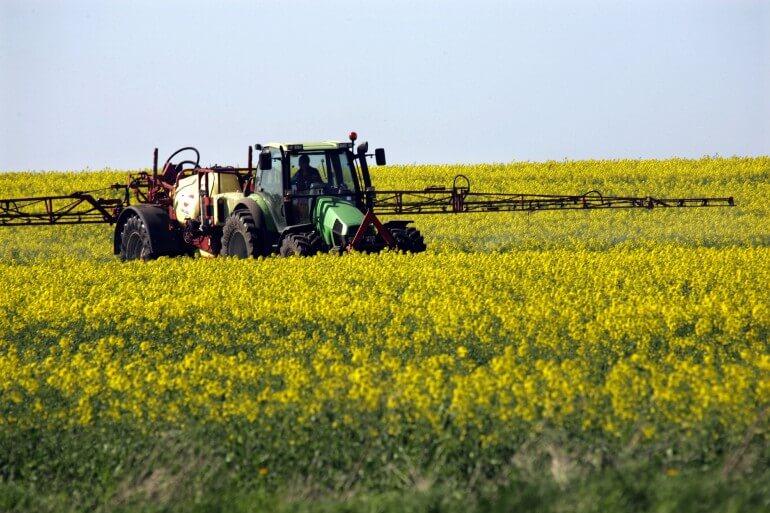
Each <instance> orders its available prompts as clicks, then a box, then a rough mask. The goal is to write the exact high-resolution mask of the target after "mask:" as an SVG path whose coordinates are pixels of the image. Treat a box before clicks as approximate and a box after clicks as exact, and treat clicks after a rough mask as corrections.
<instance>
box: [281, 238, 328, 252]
mask: <svg viewBox="0 0 770 513" xmlns="http://www.w3.org/2000/svg"><path fill="white" fill-rule="evenodd" d="M319 249H320V238H318V239H315V238H313V236H312V235H309V234H304V233H291V234H289V235H287V236H286V237H284V238H283V241H282V242H281V250H280V253H281V256H282V257H290V256H300V257H304V256H313V255H315V254H316V253H318V250H319Z"/></svg>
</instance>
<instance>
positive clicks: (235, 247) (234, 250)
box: [227, 232, 249, 258]
mask: <svg viewBox="0 0 770 513" xmlns="http://www.w3.org/2000/svg"><path fill="white" fill-rule="evenodd" d="M227 254H228V255H230V256H235V257H238V258H246V257H248V256H249V250H248V247H247V246H246V239H245V238H244V237H243V234H242V233H239V232H235V233H233V234H232V236H231V237H230V242H229V244H228V245H227Z"/></svg>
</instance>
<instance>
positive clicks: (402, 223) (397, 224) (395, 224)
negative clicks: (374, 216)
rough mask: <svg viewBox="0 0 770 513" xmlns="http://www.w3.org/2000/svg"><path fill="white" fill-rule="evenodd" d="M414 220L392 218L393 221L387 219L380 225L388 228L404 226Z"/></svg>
mask: <svg viewBox="0 0 770 513" xmlns="http://www.w3.org/2000/svg"><path fill="white" fill-rule="evenodd" d="M413 222H414V221H412V220H411V219H410V220H408V221H402V220H398V221H397V220H394V221H388V222H387V223H382V226H384V227H385V228H387V229H388V230H390V229H391V228H406V226H407V225H409V224H412V223H413Z"/></svg>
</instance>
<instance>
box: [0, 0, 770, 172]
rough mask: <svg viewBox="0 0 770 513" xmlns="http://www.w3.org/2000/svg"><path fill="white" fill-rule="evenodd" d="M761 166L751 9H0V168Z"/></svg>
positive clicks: (764, 143) (763, 113)
mask: <svg viewBox="0 0 770 513" xmlns="http://www.w3.org/2000/svg"><path fill="white" fill-rule="evenodd" d="M350 130H356V131H358V133H359V134H360V136H361V139H362V140H363V139H368V140H369V141H370V145H371V146H372V147H379V146H384V147H385V148H386V149H387V152H388V159H389V161H390V162H392V163H412V162H417V163H439V162H448V163H454V162H509V161H514V160H548V159H556V160H561V159H565V158H568V159H583V158H620V157H629V158H650V157H659V158H663V157H671V156H681V157H699V156H703V155H716V154H719V155H725V156H729V155H760V154H765V155H766V154H770V2H768V1H759V0H757V1H750V0H722V1H714V0H682V1H658V0H634V1H627V2H622V1H588V0H586V1H527V2H498V1H477V2H458V1H443V2H437V1H436V2H433V1H431V2H428V1H423V2H409V1H399V0H396V1H387V2H350V1H345V2H342V1H330V2H319V1H284V2H277V1H262V2H246V1H220V2H202V1H190V0H178V1H161V2H158V1H136V2H128V1H124V2H120V1H111V2H107V1H99V2H97V1H87V0H71V1H68V2H57V1H53V0H47V1H42V0H37V1H35V0H33V1H30V0H23V1H22V0H2V1H0V169H2V170H21V169H62V170H63V169H82V168H86V167H90V168H92V169H99V168H102V167H106V166H109V167H113V168H121V169H122V168H136V167H148V166H149V165H150V164H151V155H152V148H153V147H154V146H159V147H160V153H161V157H162V158H165V157H164V156H165V155H167V154H169V153H171V152H172V151H173V150H174V149H176V148H177V147H180V146H186V145H194V146H197V147H198V148H199V149H200V150H201V153H202V161H203V163H204V164H216V163H219V164H239V163H241V164H242V163H244V162H245V156H246V148H247V146H248V145H249V144H254V143H257V142H260V143H265V142H268V141H274V140H278V141H303V140H322V139H343V140H344V139H345V137H346V135H347V133H348V132H349V131H350Z"/></svg>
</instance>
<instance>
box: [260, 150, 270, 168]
mask: <svg viewBox="0 0 770 513" xmlns="http://www.w3.org/2000/svg"><path fill="white" fill-rule="evenodd" d="M259 169H261V170H262V171H267V170H268V169H273V156H272V155H271V154H270V152H269V151H263V152H261V153H260V154H259Z"/></svg>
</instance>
